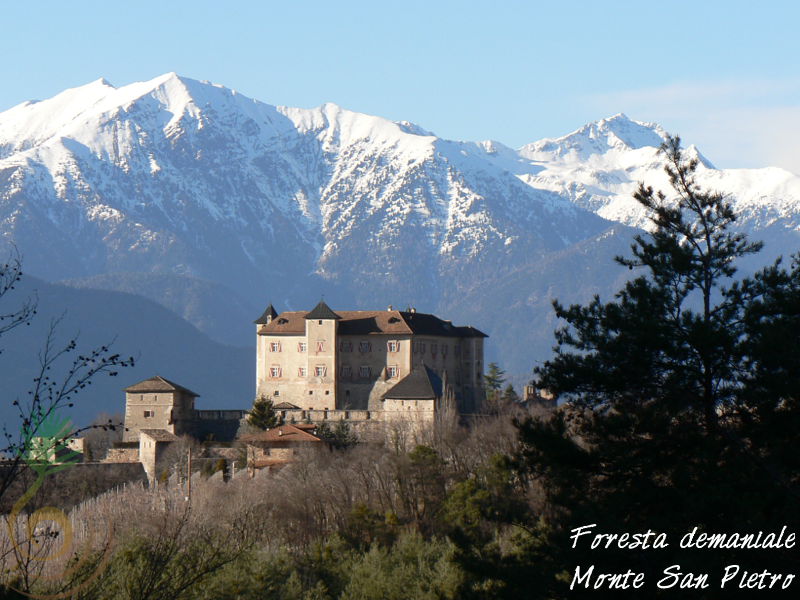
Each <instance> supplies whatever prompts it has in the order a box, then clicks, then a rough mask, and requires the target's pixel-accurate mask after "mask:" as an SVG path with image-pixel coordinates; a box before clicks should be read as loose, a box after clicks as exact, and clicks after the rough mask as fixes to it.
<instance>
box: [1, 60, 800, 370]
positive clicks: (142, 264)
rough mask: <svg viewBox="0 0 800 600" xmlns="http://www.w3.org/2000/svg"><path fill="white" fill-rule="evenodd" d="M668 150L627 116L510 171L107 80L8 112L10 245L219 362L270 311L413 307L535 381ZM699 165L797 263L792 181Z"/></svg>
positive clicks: (40, 268)
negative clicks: (173, 317) (321, 304)
mask: <svg viewBox="0 0 800 600" xmlns="http://www.w3.org/2000/svg"><path fill="white" fill-rule="evenodd" d="M665 137H666V132H665V131H664V129H663V128H661V127H660V126H659V125H657V124H655V123H647V122H644V121H636V120H633V119H630V118H628V117H627V116H625V115H623V114H621V113H620V114H617V115H613V116H611V117H608V118H606V119H601V120H600V121H596V122H593V123H588V124H586V125H584V126H582V127H580V128H578V129H576V130H575V131H573V132H571V133H568V134H566V135H564V136H561V137H559V138H549V139H544V140H539V141H538V142H531V143H530V144H526V145H524V146H522V147H521V148H519V149H516V150H515V149H512V148H510V147H508V146H505V145H503V144H502V143H500V142H496V141H491V140H486V141H478V142H470V141H456V140H446V139H443V138H440V137H437V136H436V135H434V134H433V133H431V132H430V131H428V130H427V129H424V128H422V127H420V126H418V125H416V124H413V123H409V122H406V121H391V120H388V119H384V118H382V117H379V116H374V115H363V114H360V113H356V112H353V111H349V110H347V109H345V108H342V107H340V106H338V105H336V104H333V103H326V104H323V105H321V106H319V107H315V108H310V109H303V108H292V107H285V106H279V105H271V104H266V103H264V102H260V101H258V100H254V99H250V98H248V97H246V96H244V95H242V94H239V93H238V92H236V91H235V90H230V89H228V88H225V87H224V86H221V85H218V84H210V83H204V82H201V81H196V80H193V79H190V78H185V77H180V76H179V75H177V74H175V73H167V74H164V75H161V76H159V77H156V78H154V79H152V80H150V81H147V82H139V83H134V84H129V85H126V86H120V87H114V86H112V85H110V84H109V83H108V82H107V81H105V80H102V79H99V80H96V81H94V82H92V83H90V84H87V85H86V86H81V87H78V88H72V89H71V90H65V91H64V92H62V93H61V94H57V95H56V96H54V97H53V98H51V99H48V100H43V101H39V102H36V103H22V104H20V105H17V106H16V107H13V108H12V109H9V110H8V111H5V112H3V113H0V232H2V234H3V236H4V237H5V239H7V240H13V241H14V242H15V243H16V244H17V245H18V246H19V247H20V248H21V249H22V251H23V252H24V253H25V259H26V260H25V262H26V270H27V271H29V272H32V273H34V274H36V275H38V276H41V277H42V278H44V279H46V280H48V281H63V280H68V281H69V282H70V283H71V285H75V286H77V287H86V286H92V285H95V286H98V287H100V288H103V289H117V290H120V291H127V292H134V293H135V292H137V290H138V292H140V293H141V295H144V296H147V297H149V298H151V299H155V300H157V301H160V302H161V303H162V304H163V305H164V306H167V307H168V308H170V309H172V310H178V311H179V312H180V314H181V316H183V317H184V318H186V319H189V320H190V321H193V322H194V323H196V324H198V326H200V327H202V328H203V331H205V332H207V333H209V334H210V335H213V337H214V338H215V339H217V340H223V341H225V342H227V343H235V344H239V345H249V344H251V343H252V340H251V339H249V336H250V335H251V332H248V330H247V329H246V328H245V327H242V328H241V329H239V328H237V327H234V326H233V325H232V324H230V323H231V320H230V319H233V318H234V314H235V315H238V316H236V317H235V319H237V320H239V319H241V318H242V316H241V315H243V314H244V312H246V311H247V310H250V307H252V306H256V305H259V306H260V305H261V304H262V303H263V304H264V305H266V303H267V302H268V301H272V302H274V303H276V304H277V305H279V307H280V308H284V309H290V308H291V309H303V308H306V307H310V306H313V304H314V303H316V301H317V300H318V299H319V297H320V295H322V294H325V296H326V298H327V299H328V300H329V303H331V305H332V306H333V305H334V304H335V305H337V306H341V307H349V308H375V307H376V306H382V305H388V304H394V305H406V304H411V305H414V304H416V305H418V307H419V308H420V309H422V310H426V311H427V312H437V313H440V314H442V315H443V316H445V317H446V318H453V319H454V320H456V321H458V320H469V321H470V322H472V323H473V324H475V325H476V326H479V327H480V328H481V329H484V330H486V331H487V332H488V333H490V335H492V336H494V339H497V340H503V341H502V342H501V343H500V344H498V347H496V348H492V344H491V341H490V345H489V348H490V351H489V359H493V360H498V361H500V362H501V363H503V364H504V365H505V366H506V367H507V368H508V369H509V371H510V372H513V373H515V374H517V376H518V377H519V378H522V377H524V375H523V374H524V373H526V372H527V371H528V370H529V368H530V365H531V364H533V362H534V361H536V360H543V359H544V358H546V356H547V355H548V353H549V351H550V345H551V340H552V325H553V323H552V315H551V314H549V312H548V306H547V304H548V302H549V300H547V301H545V300H543V299H550V298H553V297H559V298H561V299H562V300H564V301H565V302H569V301H582V300H585V299H587V298H588V297H590V296H591V295H592V294H593V293H601V295H609V294H611V293H613V291H614V289H613V286H615V285H618V283H619V275H618V273H617V272H616V271H613V269H614V268H615V267H614V266H613V262H612V257H613V256H614V255H615V254H617V253H619V252H620V249H621V248H622V249H623V250H624V249H625V248H626V247H627V245H628V244H629V239H630V237H631V236H632V235H633V234H634V233H635V232H636V231H638V230H640V229H641V228H646V227H647V226H648V222H647V219H646V216H645V215H644V213H643V212H642V210H641V208H640V207H638V205H637V204H636V203H635V201H634V200H633V199H632V198H631V194H632V192H633V190H635V188H636V186H637V185H638V183H639V182H640V181H644V182H646V183H647V184H649V185H653V186H654V187H656V188H661V189H664V190H667V189H668V181H667V179H666V176H665V174H664V173H663V166H664V162H663V157H662V156H660V155H659V154H658V148H657V146H658V145H660V143H661V142H662V141H663V140H664V139H665ZM686 152H687V153H688V154H689V155H692V156H696V157H698V159H699V160H700V162H701V165H700V167H699V170H698V181H699V182H700V183H701V185H704V186H707V187H714V188H719V189H721V190H722V191H727V192H729V193H731V194H732V200H733V202H734V206H735V208H736V210H737V211H738V212H739V213H740V221H739V224H740V227H741V228H742V230H743V231H746V232H747V233H749V234H751V235H753V236H754V237H758V236H759V235H762V234H763V235H769V236H770V243H769V244H768V246H767V250H768V255H767V256H766V257H765V259H764V261H766V260H768V259H769V258H771V257H772V256H775V255H777V254H787V253H788V252H789V251H794V250H796V248H798V247H800V178H798V177H796V176H795V175H793V174H791V173H789V172H788V171H784V170H781V169H775V168H768V169H766V170H764V169H762V170H744V169H735V170H730V169H716V168H715V167H714V166H713V164H712V163H711V162H710V161H709V160H707V159H706V158H705V157H703V156H702V154H700V151H699V150H698V149H697V148H696V147H694V146H689V147H688V148H687V149H686ZM586 248H590V249H591V251H590V253H589V254H586V251H585V249H586ZM579 249H582V250H579ZM592 254H593V256H592ZM531 279H535V280H534V281H531ZM550 282H558V283H553V284H551V283H550ZM137 286H139V287H137ZM161 289H163V293H161V291H160V290H161ZM499 289H502V290H504V292H503V297H498V295H497V290H499ZM224 290H229V292H230V293H229V296H226V294H228V292H226V291H224ZM193 295H194V296H193ZM225 298H229V300H227V301H226V300H225ZM226 302H228V303H229V304H230V306H231V307H232V308H231V310H229V311H228V313H229V315H226V316H225V317H222V318H220V323H222V325H217V326H216V327H215V325H214V323H213V322H212V321H213V317H212V316H211V315H210V312H211V311H218V310H221V309H222V308H223V307H224V306H225V305H226ZM182 306H183V307H185V309H184V310H183V311H181V307H182ZM233 307H235V308H233ZM501 314H502V315H503V316H502V318H500V317H499V315H501ZM255 316H257V315H256V314H253V318H255ZM226 319H227V320H226ZM482 321H485V323H483V324H482ZM520 323H525V327H520V326H519V325H520ZM548 328H549V330H548ZM228 330H230V335H227V334H228ZM234 330H235V332H234ZM239 331H241V333H238V332H239ZM245 338H247V339H245ZM515 338H518V339H515Z"/></svg>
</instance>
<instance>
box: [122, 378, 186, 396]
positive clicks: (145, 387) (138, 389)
mask: <svg viewBox="0 0 800 600" xmlns="http://www.w3.org/2000/svg"><path fill="white" fill-rule="evenodd" d="M125 391H126V392H130V393H134V394H148V393H154V392H183V393H184V394H189V395H190V396H195V397H197V396H199V394H195V393H194V392H193V391H192V390H190V389H187V388H185V387H183V386H182V385H178V384H177V383H174V382H172V381H170V380H169V379H166V378H164V377H161V375H155V376H154V377H151V378H150V379H145V380H144V381H140V382H139V383H134V384H133V385H131V386H129V387H126V388H125Z"/></svg>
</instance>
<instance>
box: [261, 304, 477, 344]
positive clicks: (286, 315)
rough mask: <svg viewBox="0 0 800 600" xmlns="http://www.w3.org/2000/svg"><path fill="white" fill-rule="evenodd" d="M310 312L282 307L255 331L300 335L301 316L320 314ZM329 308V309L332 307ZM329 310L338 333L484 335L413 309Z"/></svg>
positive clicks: (268, 333)
mask: <svg viewBox="0 0 800 600" xmlns="http://www.w3.org/2000/svg"><path fill="white" fill-rule="evenodd" d="M326 308H327V307H326ZM314 310H316V309H314ZM329 310H330V309H329ZM313 312H314V311H312V312H310V313H304V312H301V311H284V312H282V313H280V314H279V315H278V316H277V318H273V319H272V321H271V322H270V323H269V324H265V325H262V326H261V328H260V329H259V330H258V333H259V334H260V335H303V334H305V332H306V325H305V319H318V318H320V317H317V316H313ZM331 312H332V313H333V311H331ZM333 314H336V315H337V317H338V318H339V319H340V320H339V335H368V334H373V333H374V334H381V333H382V334H396V335H410V334H417V335H431V336H439V337H457V338H471V337H487V335H486V334H485V333H483V332H481V331H479V330H477V329H475V328H474V327H458V326H456V325H453V324H452V323H451V322H450V321H445V320H443V319H440V318H439V317H437V316H435V315H430V314H426V313H419V312H414V311H401V310H344V311H339V312H338V313H333ZM323 318H331V317H323Z"/></svg>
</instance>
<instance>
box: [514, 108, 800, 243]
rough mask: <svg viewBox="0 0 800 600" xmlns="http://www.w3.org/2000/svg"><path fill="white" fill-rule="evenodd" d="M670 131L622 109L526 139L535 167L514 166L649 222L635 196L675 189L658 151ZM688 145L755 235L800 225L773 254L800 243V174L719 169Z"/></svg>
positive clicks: (602, 208)
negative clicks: (557, 134) (641, 188)
mask: <svg viewBox="0 0 800 600" xmlns="http://www.w3.org/2000/svg"><path fill="white" fill-rule="evenodd" d="M665 138H666V132H665V131H664V130H663V129H662V128H661V127H660V126H659V125H657V124H653V123H643V122H639V121H633V120H631V119H629V118H628V117H626V116H625V115H623V114H618V115H615V116H613V117H611V118H609V119H603V120H601V121H597V122H596V123H590V124H588V125H586V126H584V127H582V128H580V129H578V130H577V131H575V132H573V133H571V134H569V135H566V136H564V137H561V138H557V139H548V140H542V141H539V142H534V143H532V144H528V145H526V146H523V147H522V148H520V150H519V155H520V156H522V157H524V158H526V159H528V160H529V161H530V163H529V164H530V165H531V169H530V170H526V169H524V168H523V167H521V166H518V167H517V170H516V171H515V172H516V173H517V174H518V176H519V177H520V178H521V179H522V180H523V181H525V182H526V183H527V184H528V185H530V186H532V187H534V188H536V189H541V190H548V191H552V192H555V193H557V194H559V195H560V196H562V197H565V198H569V199H570V200H571V201H573V202H575V203H576V204H577V205H578V206H581V207H583V208H586V209H588V210H591V211H593V212H595V213H596V214H598V215H600V216H602V217H604V218H606V219H609V220H611V221H617V222H620V223H625V224H627V225H631V226H634V227H641V228H646V227H648V222H647V219H646V216H645V214H644V211H643V210H642V208H641V207H640V206H639V205H638V203H637V202H636V201H635V200H634V199H633V197H632V195H633V192H634V191H635V190H636V187H637V186H638V183H639V182H644V183H645V185H650V186H652V187H654V188H655V189H661V190H663V191H665V192H666V193H667V195H668V196H669V190H670V186H669V180H668V179H667V176H666V174H665V173H664V160H663V157H662V156H661V155H659V154H658V152H657V150H658V147H659V146H660V145H661V143H662V142H663V141H664V139H665ZM686 152H687V153H688V154H689V155H690V156H696V157H697V158H698V159H699V161H700V165H699V167H698V183H699V184H700V185H701V186H703V187H705V188H706V189H709V190H719V191H722V192H724V193H726V194H728V196H729V198H730V201H731V203H732V204H733V207H734V209H735V210H736V212H737V213H738V215H739V223H740V227H742V229H743V230H745V231H747V232H748V233H750V234H751V235H753V236H754V237H759V236H762V235H764V232H766V231H767V230H768V229H771V228H774V227H778V228H780V229H781V230H783V231H784V232H796V233H797V234H798V235H799V236H798V237H797V238H796V239H794V241H793V242H792V241H791V237H790V238H789V240H790V241H789V242H788V245H787V244H782V245H781V246H780V247H779V248H776V249H775V253H781V252H782V253H784V254H786V253H789V252H793V251H795V250H796V249H797V248H798V247H800V243H798V242H800V178H799V177H797V176H796V175H794V174H792V173H790V172H788V171H785V170H783V169H778V168H771V167H770V168H764V169H716V168H715V167H714V166H713V165H712V164H711V162H709V161H708V160H707V159H706V158H705V157H704V156H702V155H701V154H700V153H699V151H698V150H697V148H696V147H695V146H689V147H688V148H687V150H686ZM773 233H774V231H773ZM792 244H794V245H793V247H792Z"/></svg>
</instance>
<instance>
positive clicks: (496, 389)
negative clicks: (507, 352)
mask: <svg viewBox="0 0 800 600" xmlns="http://www.w3.org/2000/svg"><path fill="white" fill-rule="evenodd" d="M505 380H506V372H505V371H504V370H503V369H501V368H500V367H499V366H498V364H497V363H494V362H492V363H489V371H488V372H487V373H486V374H485V375H484V376H483V386H484V389H485V393H486V401H485V405H484V410H486V412H488V413H489V414H496V413H498V412H500V390H501V389H502V387H503V383H505Z"/></svg>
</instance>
